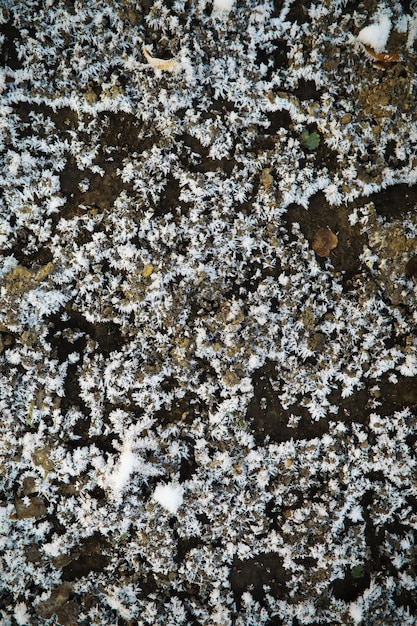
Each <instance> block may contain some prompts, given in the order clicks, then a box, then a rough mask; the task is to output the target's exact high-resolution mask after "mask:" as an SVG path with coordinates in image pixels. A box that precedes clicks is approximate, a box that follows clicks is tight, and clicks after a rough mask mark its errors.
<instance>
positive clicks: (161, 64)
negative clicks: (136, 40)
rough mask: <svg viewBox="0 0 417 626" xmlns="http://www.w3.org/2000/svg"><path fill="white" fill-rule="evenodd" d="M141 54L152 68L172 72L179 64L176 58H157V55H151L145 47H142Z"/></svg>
mask: <svg viewBox="0 0 417 626" xmlns="http://www.w3.org/2000/svg"><path fill="white" fill-rule="evenodd" d="M143 54H144V55H145V58H146V60H147V62H148V63H149V65H150V66H151V67H153V69H154V70H162V71H164V72H173V71H174V70H176V69H177V68H178V66H179V63H178V61H177V60H176V59H174V58H172V59H158V57H153V56H152V55H151V54H150V52H149V50H148V49H147V48H144V49H143Z"/></svg>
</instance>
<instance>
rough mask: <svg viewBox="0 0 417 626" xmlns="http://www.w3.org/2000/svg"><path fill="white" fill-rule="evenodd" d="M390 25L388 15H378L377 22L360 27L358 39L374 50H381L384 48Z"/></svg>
mask: <svg viewBox="0 0 417 626" xmlns="http://www.w3.org/2000/svg"><path fill="white" fill-rule="evenodd" d="M391 27H392V24H391V20H390V18H389V17H388V15H380V16H379V18H378V21H377V22H375V23H374V24H371V25H370V26H365V28H362V30H361V31H360V32H359V34H358V41H360V42H361V43H363V44H364V45H365V46H370V47H371V48H372V49H373V50H375V52H382V51H383V50H385V49H386V46H387V43H388V38H389V34H390V32H391Z"/></svg>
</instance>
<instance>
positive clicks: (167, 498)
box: [152, 483, 184, 514]
mask: <svg viewBox="0 0 417 626" xmlns="http://www.w3.org/2000/svg"><path fill="white" fill-rule="evenodd" d="M183 493H184V489H183V487H182V486H181V485H180V484H179V483H168V484H167V485H158V486H157V487H156V489H155V491H154V493H153V496H152V498H153V500H155V501H156V502H158V503H159V504H160V505H161V506H163V507H164V509H166V510H167V511H169V512H170V513H172V514H175V513H176V512H177V511H178V509H179V507H180V506H181V504H182V501H183Z"/></svg>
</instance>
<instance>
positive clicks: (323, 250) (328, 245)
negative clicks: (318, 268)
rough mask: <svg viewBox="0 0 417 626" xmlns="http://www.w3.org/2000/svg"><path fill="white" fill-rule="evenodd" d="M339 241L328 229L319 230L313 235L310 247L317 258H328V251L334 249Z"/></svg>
mask: <svg viewBox="0 0 417 626" xmlns="http://www.w3.org/2000/svg"><path fill="white" fill-rule="evenodd" d="M338 242H339V239H338V237H337V235H335V234H334V233H333V232H332V231H331V230H330V228H319V229H318V231H317V232H316V234H315V235H314V239H313V243H312V244H311V247H312V248H313V250H314V252H315V253H316V254H317V256H322V257H324V256H329V254H330V251H331V250H333V249H334V248H336V246H337V244H338Z"/></svg>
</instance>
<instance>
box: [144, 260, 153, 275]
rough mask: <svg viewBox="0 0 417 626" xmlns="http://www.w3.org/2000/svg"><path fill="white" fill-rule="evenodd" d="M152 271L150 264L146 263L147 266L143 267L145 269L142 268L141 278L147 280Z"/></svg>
mask: <svg viewBox="0 0 417 626" xmlns="http://www.w3.org/2000/svg"><path fill="white" fill-rule="evenodd" d="M153 269H154V268H153V265H152V263H147V264H146V265H145V267H144V268H143V270H142V276H143V278H148V276H150V275H151V274H152V272H153Z"/></svg>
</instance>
